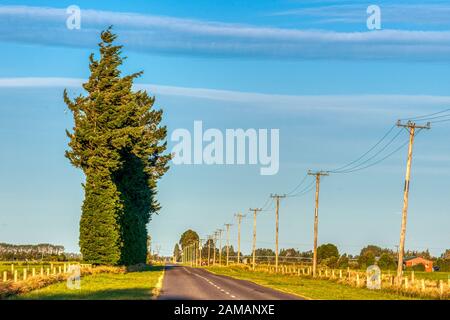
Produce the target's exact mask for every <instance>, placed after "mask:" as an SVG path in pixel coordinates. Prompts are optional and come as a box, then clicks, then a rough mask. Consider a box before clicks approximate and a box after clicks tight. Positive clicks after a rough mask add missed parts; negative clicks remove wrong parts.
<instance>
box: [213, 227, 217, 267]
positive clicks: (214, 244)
mask: <svg viewBox="0 0 450 320" xmlns="http://www.w3.org/2000/svg"><path fill="white" fill-rule="evenodd" d="M216 241H217V231H214V240H213V266H214V265H215V264H216Z"/></svg>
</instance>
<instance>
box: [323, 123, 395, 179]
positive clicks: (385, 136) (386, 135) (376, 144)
mask: <svg viewBox="0 0 450 320" xmlns="http://www.w3.org/2000/svg"><path fill="white" fill-rule="evenodd" d="M395 127H396V125H395V124H394V125H393V126H392V127H391V128H390V129H389V130H388V131H387V132H386V133H385V134H384V136H383V137H381V139H380V140H378V142H377V143H375V144H374V145H373V146H372V147H371V148H370V149H369V150H367V151H366V152H365V153H364V154H363V155H362V156H360V157H359V158H357V159H356V160H353V161H351V162H349V163H347V164H346V165H344V166H342V167H339V168H337V169H335V170H333V171H332V172H337V171H340V170H342V169H344V168H347V167H349V166H351V165H352V164H354V163H356V162H358V161H359V160H361V159H362V158H364V157H365V156H366V155H368V154H369V153H370V152H371V151H372V150H374V149H375V148H376V147H377V146H378V145H379V144H380V143H381V142H383V141H384V139H386V138H387V137H388V136H389V134H390V133H391V132H392V131H393V130H394V128H395Z"/></svg>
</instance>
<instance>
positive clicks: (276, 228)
mask: <svg viewBox="0 0 450 320" xmlns="http://www.w3.org/2000/svg"><path fill="white" fill-rule="evenodd" d="M270 197H271V198H274V199H276V203H277V205H276V210H275V271H276V272H278V254H279V252H278V220H279V211H280V198H285V197H286V195H285V194H284V195H279V194H271V195H270Z"/></svg>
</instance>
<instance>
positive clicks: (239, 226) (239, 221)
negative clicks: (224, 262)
mask: <svg viewBox="0 0 450 320" xmlns="http://www.w3.org/2000/svg"><path fill="white" fill-rule="evenodd" d="M234 216H235V217H236V218H237V220H238V254H237V263H238V264H239V263H240V261H241V221H242V218H243V217H245V215H242V214H240V213H238V214H235V215H234Z"/></svg>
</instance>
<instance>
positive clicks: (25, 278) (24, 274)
mask: <svg viewBox="0 0 450 320" xmlns="http://www.w3.org/2000/svg"><path fill="white" fill-rule="evenodd" d="M25 280H27V269H26V268H23V281H25Z"/></svg>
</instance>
